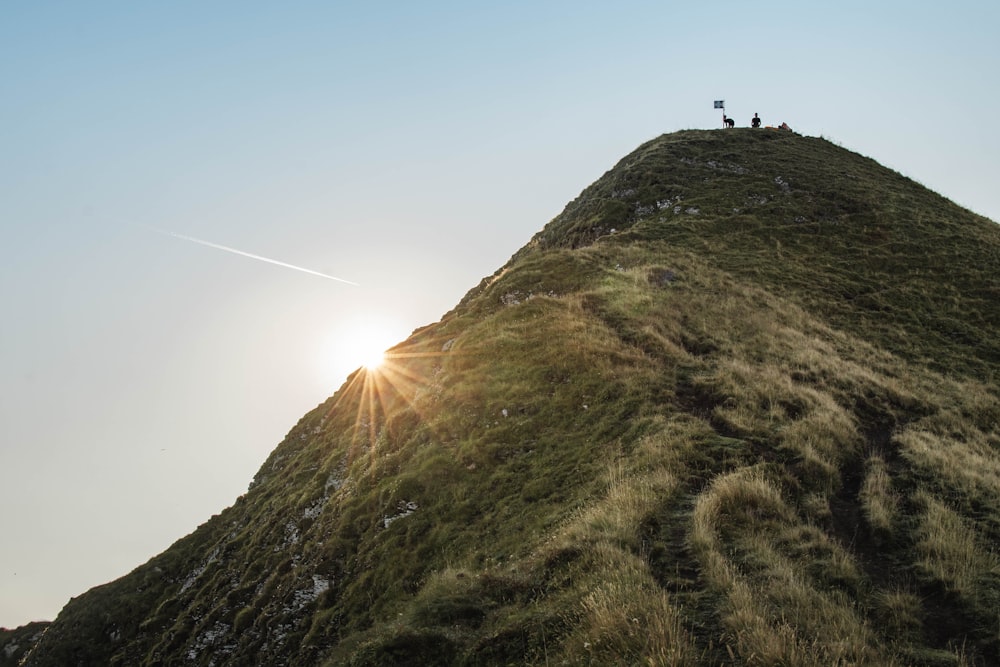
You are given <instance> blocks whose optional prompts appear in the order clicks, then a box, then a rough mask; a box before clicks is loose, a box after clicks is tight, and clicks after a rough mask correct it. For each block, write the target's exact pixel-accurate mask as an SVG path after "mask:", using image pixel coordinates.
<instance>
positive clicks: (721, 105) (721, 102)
mask: <svg viewBox="0 0 1000 667" xmlns="http://www.w3.org/2000/svg"><path fill="white" fill-rule="evenodd" d="M715 108H716V109H725V108H726V101H725V100H715Z"/></svg>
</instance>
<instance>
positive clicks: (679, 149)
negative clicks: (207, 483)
mask: <svg viewBox="0 0 1000 667" xmlns="http://www.w3.org/2000/svg"><path fill="white" fill-rule="evenodd" d="M998 276H1000V228H998V227H997V226H996V225H995V224H994V223H992V222H990V221H988V220H986V219H984V218H981V217H979V216H976V215H973V214H972V213H970V212H968V211H966V210H964V209H961V208H959V207H957V206H955V205H954V204H952V203H950V202H948V201H947V200H945V199H943V198H941V197H940V196H939V195H936V194H934V193H933V192H930V191H929V190H927V189H926V188H923V187H922V186H920V185H918V184H916V183H913V182H912V181H910V180H907V179H906V178H903V177H902V176H900V175H899V174H896V173H894V172H892V171H889V170H887V169H885V168H883V167H880V166H879V165H878V164H876V163H875V162H873V161H871V160H869V159H866V158H863V157H861V156H858V155H856V154H854V153H851V152H849V151H847V150H845V149H842V148H839V147H837V146H835V145H833V144H831V143H829V142H827V141H825V140H822V139H816V138H809V137H801V136H798V135H795V134H793V133H790V132H774V131H768V130H732V131H704V132H702V131H688V132H680V133H675V134H670V135H664V136H662V137H659V138H657V139H655V140H653V141H650V142H648V143H646V144H644V145H643V146H641V147H639V148H638V149H637V150H636V151H635V152H633V153H632V154H630V155H629V156H627V157H626V158H624V159H623V160H622V161H621V162H620V163H619V164H618V165H617V166H615V167H614V168H613V169H612V170H610V171H609V172H607V173H606V174H605V175H604V176H602V177H601V178H600V179H599V180H598V181H596V182H595V183H594V184H593V185H591V186H590V187H588V188H587V189H586V190H584V191H583V193H582V194H581V195H580V196H579V197H578V198H577V199H575V200H574V201H573V202H571V203H570V204H569V205H568V206H567V207H566V209H565V211H564V212H563V213H562V214H560V215H559V216H557V217H556V218H555V219H554V220H552V221H551V222H550V223H549V224H548V225H547V226H546V227H545V228H544V229H543V230H542V231H541V232H539V233H538V234H537V235H536V236H535V237H534V238H533V239H532V240H531V242H530V243H529V244H528V245H527V246H525V248H523V249H522V250H521V251H519V252H518V253H517V254H516V255H515V256H514V257H513V258H512V259H511V260H510V262H509V263H508V264H507V265H506V266H505V267H503V268H502V269H500V270H499V271H497V272H496V273H495V274H494V275H492V276H490V277H489V278H487V279H485V280H483V282H482V283H481V284H480V285H479V286H477V287H476V288H475V289H473V290H472V291H470V292H469V293H468V294H467V295H466V297H465V298H464V299H462V301H461V302H460V303H459V304H458V305H457V307H456V308H455V309H454V310H453V311H451V312H450V313H448V314H446V315H445V316H444V317H443V318H442V319H441V321H440V322H437V323H435V324H432V325H430V326H427V327H425V328H423V329H420V330H417V331H415V332H414V333H413V335H412V336H411V337H410V338H409V339H408V340H406V341H404V342H402V343H401V344H400V345H399V346H397V347H396V348H395V349H394V350H393V354H392V357H391V359H390V362H389V363H388V364H387V365H386V366H385V367H384V368H383V369H381V370H379V371H376V372H363V371H359V372H358V373H356V374H355V375H353V376H352V377H351V378H349V380H348V382H347V383H346V384H345V385H344V386H343V387H342V388H341V389H340V390H339V391H338V392H337V393H336V394H335V395H334V396H332V397H331V398H330V399H328V400H327V401H325V402H324V403H323V404H321V405H320V406H318V407H317V408H316V409H315V410H313V411H312V412H310V413H309V414H307V415H306V416H305V417H303V418H302V420H301V421H300V422H299V423H298V424H297V425H296V426H295V427H294V428H293V429H292V430H291V432H290V433H289V434H288V436H287V437H286V438H285V440H284V441H283V442H282V443H281V444H280V445H279V446H278V447H277V448H276V449H275V450H274V452H273V453H272V454H271V456H270V457H269V458H268V460H267V461H266V462H265V463H264V465H263V466H262V467H261V469H260V471H259V473H258V474H257V476H256V477H255V479H254V480H253V483H252V484H251V485H250V488H249V490H248V492H247V493H246V494H245V495H244V496H241V497H240V498H239V499H237V501H236V502H235V504H234V505H233V506H232V507H230V508H228V509H226V510H225V511H223V512H222V513H221V514H219V515H217V516H214V517H212V518H211V519H210V520H209V521H207V522H206V523H205V524H203V525H202V526H200V527H199V528H198V529H197V530H196V531H195V532H193V533H192V534H191V535H189V536H187V537H185V538H183V539H181V540H179V541H178V542H177V543H176V544H174V545H173V546H172V547H171V548H170V549H168V550H167V551H165V552H164V553H163V554H161V555H159V556H157V557H155V558H154V559H152V560H151V561H150V562H148V563H146V564H145V565H143V566H141V567H139V568H137V569H136V570H135V571H134V572H132V573H131V574H129V575H127V576H125V577H122V578H121V579H119V580H117V581H114V582H111V583H109V584H106V585H104V586H101V587H98V588H95V589H93V590H91V591H88V592H87V593H85V594H83V595H81V596H80V597H78V598H74V599H73V600H71V601H70V602H69V603H68V604H67V605H66V607H65V608H64V610H63V611H62V613H61V614H60V615H59V617H58V618H57V619H56V620H55V621H54V622H53V623H52V624H51V625H50V626H49V627H48V628H47V630H46V632H45V634H44V635H43V636H42V638H41V639H40V640H39V641H38V642H37V644H36V645H35V647H34V649H33V650H32V652H31V653H30V654H29V655H28V657H27V661H26V663H25V664H27V665H74V664H85V665H89V664H95V665H96V664H113V665H181V664H184V665H190V664H197V665H254V664H256V665H303V664H316V665H341V664H346V665H358V666H360V665H386V664H410V665H418V664H426V665H506V664H539V665H545V664H553V665H555V664H593V665H605V664H634V665H695V664H735V665H771V664H787V665H831V664H845V665H846V664H878V665H888V664H897V665H978V664H996V663H998V662H1000V620H998V616H997V609H1000V555H998V554H997V553H996V550H995V545H996V544H997V543H998V540H1000V427H998V423H1000V395H998V392H997V388H996V384H995V377H996V372H997V370H998V368H1000V342H998V341H1000V308H998V307H997V306H996V303H997V297H998V296H1000V278H998ZM2 639H3V638H2V637H0V641H2Z"/></svg>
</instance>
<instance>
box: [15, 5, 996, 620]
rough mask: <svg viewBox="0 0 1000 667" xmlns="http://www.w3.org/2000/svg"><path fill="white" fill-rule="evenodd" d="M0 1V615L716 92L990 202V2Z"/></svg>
mask: <svg viewBox="0 0 1000 667" xmlns="http://www.w3.org/2000/svg"><path fill="white" fill-rule="evenodd" d="M727 7H728V10H729V11H726V8H727ZM2 12H3V14H2V15H3V16H4V18H5V19H6V20H4V21H0V31H2V33H3V37H4V39H3V45H2V46H0V54H2V55H3V56H4V57H3V58H0V68H2V71H3V73H4V77H2V80H3V81H4V83H2V84H0V85H2V86H3V87H4V92H5V95H4V98H5V99H6V100H7V101H8V104H7V105H5V107H4V108H3V109H2V110H0V118H2V119H3V121H4V122H3V125H4V127H5V128H7V134H6V135H5V138H6V141H5V142H4V143H5V156H6V159H5V160H4V161H3V162H2V163H0V164H2V169H3V176H4V178H3V180H2V182H3V184H4V185H3V186H2V187H3V194H4V196H3V197H2V198H0V201H3V204H0V206H2V209H0V211H2V219H3V220H4V222H3V223H2V224H3V231H4V232H5V234H4V237H5V239H6V243H5V251H4V252H5V261H4V262H3V268H2V269H0V271H2V275H3V280H2V281H0V284H2V295H3V304H4V312H5V318H6V321H7V323H8V324H7V326H6V327H4V333H3V345H2V349H3V355H4V358H3V367H4V369H5V373H4V375H3V378H4V381H3V389H2V396H0V405H2V406H3V407H2V408H0V409H2V410H3V412H2V418H0V424H2V428H3V431H2V448H0V469H2V470H4V472H5V483H4V484H3V485H2V488H3V491H2V495H0V502H3V503H4V504H5V506H6V507H7V508H8V512H7V513H6V514H5V519H4V522H3V524H2V525H0V528H2V530H3V531H4V534H5V535H6V536H7V540H6V547H5V550H4V554H3V555H2V556H0V589H2V590H3V591H4V596H3V597H2V598H0V626H3V627H8V628H14V627H17V626H20V625H23V624H25V623H27V622H30V621H33V620H53V619H54V618H55V616H56V614H57V613H58V611H59V609H60V608H61V607H62V605H63V604H65V602H67V601H68V600H69V598H70V597H72V596H77V595H80V594H82V593H83V592H85V591H86V590H88V589H89V588H91V587H93V586H96V585H100V584H102V583H105V582H107V581H111V580H113V579H115V578H118V577H120V576H122V575H125V574H126V573H128V572H129V571H131V570H132V569H134V568H135V567H137V566H139V565H140V564H142V563H143V562H145V561H146V560H148V559H149V558H150V557H152V556H154V555H156V554H158V553H160V552H162V551H163V550H164V549H166V548H167V547H169V546H170V544H172V543H173V542H174V541H176V540H177V539H180V538H181V537H183V536H184V535H187V534H188V533H190V532H191V531H193V530H194V529H195V528H196V527H197V526H198V525H199V524H201V523H202V522H204V521H205V520H207V519H208V517H210V516H211V515H213V514H216V513H218V512H219V511H221V510H222V509H223V508H225V507H228V506H229V505H231V504H232V503H233V502H234V501H235V500H236V498H237V497H238V496H239V495H240V494H242V493H244V492H245V491H246V489H247V486H248V485H249V484H250V481H251V480H252V478H253V476H254V474H255V473H256V471H257V469H258V468H259V467H260V466H261V465H262V464H263V463H264V460H265V459H266V457H267V456H268V454H269V453H270V452H271V451H272V450H273V448H274V447H275V446H276V445H277V444H278V443H279V442H280V441H281V439H282V438H283V437H284V435H285V433H287V432H288V430H289V429H291V428H292V427H293V426H294V425H295V423H296V422H297V421H298V419H299V418H300V417H301V416H302V415H303V414H304V413H306V412H307V411H308V410H310V409H312V408H313V407H314V406H315V405H317V404H319V403H321V402H322V401H323V400H325V399H326V398H327V397H328V396H330V395H331V394H333V393H334V391H335V390H336V389H337V388H338V387H340V386H341V384H342V383H343V382H344V381H345V380H346V378H347V375H348V374H349V373H351V372H352V371H353V370H354V369H356V368H357V367H358V366H360V365H361V364H362V363H363V362H364V361H365V359H366V358H362V356H361V355H362V352H361V350H360V344H361V342H360V341H358V340H356V339H359V338H372V337H374V336H375V334H374V333H372V330H371V329H369V330H367V331H366V333H364V335H359V334H358V332H359V331H362V330H363V329H364V328H365V327H366V326H367V325H368V323H370V322H371V321H373V320H374V321H375V322H376V323H377V324H376V325H375V327H376V329H377V330H378V331H379V332H380V333H381V334H385V335H386V336H387V338H386V340H393V341H396V342H400V341H402V340H404V339H405V338H406V337H407V336H408V335H409V333H410V332H411V331H413V330H414V329H417V328H419V327H421V326H424V325H426V324H430V323H432V322H435V321H437V320H438V319H439V318H440V317H441V316H442V315H444V314H445V313H446V312H448V311H449V310H450V309H451V308H452V307H453V306H454V305H455V304H456V303H457V302H458V301H459V299H461V297H462V296H463V295H464V294H465V293H466V292H467V291H468V290H469V289H472V288H473V287H475V285H476V284H477V283H478V282H479V280H480V279H481V278H482V277H484V276H487V275H489V274H491V273H492V272H493V271H494V270H496V269H497V268H499V267H500V266H502V265H503V264H504V263H505V262H506V261H507V259H508V258H509V257H510V256H511V255H512V254H513V253H514V252H516V251H517V250H518V249H519V248H520V247H522V246H523V245H524V244H526V243H527V242H528V241H529V239H530V238H531V236H532V235H533V234H534V233H535V232H537V231H538V230H540V229H541V228H542V227H543V226H544V225H545V224H546V223H547V222H548V221H549V220H551V219H552V218H553V217H554V216H555V215H557V214H558V213H559V212H560V211H561V210H562V209H563V207H564V206H565V205H566V204H567V203H568V202H570V201H571V200H573V199H574V198H575V197H576V196H577V195H578V194H579V193H580V192H581V191H582V190H583V189H584V188H585V187H587V186H588V185H589V184H590V183H592V182H593V181H595V180H596V179H597V178H599V177H600V176H601V174H603V173H604V172H605V171H607V170H608V169H610V168H611V167H612V166H613V165H614V164H615V163H616V162H617V161H618V160H619V159H621V158H622V157H623V156H624V155H626V154H627V153H629V152H630V151H632V150H633V149H634V148H635V147H637V146H638V145H640V144H641V143H643V142H645V141H647V140H649V139H652V138H654V137H656V136H659V135H660V134H663V133H669V132H672V131H677V130H681V129H714V128H718V127H721V114H720V112H719V110H717V109H715V108H714V107H713V102H714V101H715V100H720V99H724V100H725V102H726V113H727V115H731V117H733V118H734V119H735V120H736V124H737V127H748V126H749V123H750V118H751V117H752V116H753V114H754V113H760V115H761V117H762V119H763V121H764V124H765V125H780V124H781V123H782V122H787V123H788V124H789V125H790V126H791V128H792V129H793V130H794V131H795V132H797V133H800V134H806V135H810V136H822V137H824V138H826V139H828V140H830V141H832V142H834V143H836V144H837V145H840V146H843V147H845V148H847V149H848V150H851V151H854V152H858V153H860V154H862V155H865V156H868V157H870V158H872V159H874V160H876V161H878V162H879V163H881V164H883V165H885V166H887V167H889V168H891V169H894V170H896V171H899V172H900V173H902V174H903V175H905V176H907V177H909V178H912V179H913V180H915V181H917V182H919V183H921V184H923V185H924V186H926V187H928V188H930V189H931V190H934V191H936V192H938V193H940V194H942V195H944V196H945V197H947V198H949V199H951V200H953V201H955V202H956V203H958V204H959V205H961V206H963V207H966V208H968V209H970V210H972V211H973V212H976V213H978V214H980V215H983V216H985V217H988V218H990V219H992V220H993V221H994V222H996V221H998V219H1000V193H998V192H996V189H995V188H994V187H993V183H994V182H995V180H996V178H997V177H998V176H1000V158H998V157H997V156H1000V150H998V149H1000V139H998V138H997V137H996V136H995V134H994V133H991V132H989V131H986V130H984V129H982V125H983V124H984V121H983V120H980V119H981V118H982V116H983V111H982V110H981V108H985V109H988V108H990V107H991V106H992V104H991V103H992V102H993V101H994V99H995V98H996V96H997V95H998V93H997V92H996V91H995V90H994V88H995V87H993V86H990V85H989V82H990V81H992V72H993V71H994V69H995V67H996V66H997V65H998V64H1000V46H998V45H997V44H996V43H995V40H993V39H992V36H991V35H990V34H989V29H990V27H991V26H992V25H995V23H996V21H995V19H997V18H1000V8H996V7H981V6H979V5H978V4H977V3H972V2H959V3H957V5H951V6H949V7H947V8H944V7H942V8H913V7H911V6H909V5H905V4H903V3H885V4H883V6H880V7H870V6H868V5H864V4H861V3H857V4H856V5H850V6H847V7H842V8H841V10H840V11H836V12H834V11H823V10H809V9H803V8H801V7H799V6H797V5H792V4H779V5H776V6H772V7H769V11H767V12H763V11H761V12H750V11H748V10H747V8H746V7H745V6H744V5H743V4H736V3H728V4H727V3H723V5H722V11H721V12H720V10H719V5H715V6H713V7H712V8H708V7H703V8H685V9H680V10H678V9H674V10H670V9H669V8H665V7H659V6H648V5H647V4H646V3H641V2H630V3H625V4H624V5H622V4H619V5H616V6H615V7H614V8H608V7H600V6H598V5H597V4H596V3H593V4H591V3H587V4H584V5H568V4H567V5H563V4H562V3H552V4H547V5H544V6H541V7H539V6H535V5H528V4H526V3H525V4H521V3H515V4H513V5H505V6H504V7H491V8H474V7H462V8H457V9H456V8H454V7H451V6H448V5H443V4H440V3H435V4H433V5H429V6H427V5H425V6H422V7H421V8H419V9H418V8H411V7H400V8H395V9H394V10H391V11H389V13H384V11H383V10H380V9H378V8H373V7H369V6H364V5H350V6H348V7H339V8H315V7H309V8H306V7H305V6H304V5H301V4H296V5H294V6H291V7H284V8H282V9H275V8H270V7H265V6H249V7H244V6H240V7H239V8H233V9H231V10H230V9H227V8H225V7H216V8H209V9H206V8H203V7H200V6H198V5H195V4H194V3H184V4H182V5H172V6H171V7H170V8H139V7H125V6H118V7H115V8H101V9H97V10H95V9H94V8H91V7H86V8H84V7H77V6H73V5H69V4H65V5H63V4H45V5H32V6H26V7H23V8H21V7H19V8H16V9H11V8H7V9H4V10H2ZM859 14H860V15H861V16H860V19H863V20H859ZM990 19H993V20H990ZM931 40H933V41H931ZM845 43H849V44H850V46H851V47H852V48H851V49H850V50H849V51H848V50H847V49H845V48H844V44H845ZM929 43H933V44H934V45H935V49H934V50H933V51H930V50H929V49H928V48H927V44H929ZM971 101H976V102H978V104H977V106H976V108H975V109H973V108H971V106H969V103H970V102H971ZM159 230H164V231H162V232H161V231H159ZM166 230H169V231H166ZM170 236H175V237H178V238H179V239H181V240H189V241H194V242H191V243H178V242H177V239H171V238H170ZM206 243H207V244H208V245H209V246H211V247H199V244H201V245H204V244H206ZM220 250H228V251H235V254H242V255H247V256H246V257H237V256H233V255H234V253H233V252H228V253H227V252H220ZM254 258H257V259H265V260H268V261H269V262H277V265H275V264H273V263H271V264H269V263H267V262H260V261H251V260H252V259H254ZM290 269H298V271H296V270H290ZM302 269H306V270H307V273H315V274H320V275H306V274H303V273H302ZM336 276H342V277H343V278H334V277H336ZM321 277H326V278H334V280H347V279H349V280H350V281H351V282H353V281H356V282H357V285H348V284H341V283H337V282H333V281H331V280H322V279H320V278H321ZM70 553H71V554H73V559H72V562H71V564H70V563H68V561H67V559H66V554H70Z"/></svg>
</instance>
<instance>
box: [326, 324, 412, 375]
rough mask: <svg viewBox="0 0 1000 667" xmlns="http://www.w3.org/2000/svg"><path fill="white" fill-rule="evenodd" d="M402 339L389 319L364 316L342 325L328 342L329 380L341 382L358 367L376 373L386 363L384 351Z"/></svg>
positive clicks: (400, 332)
mask: <svg viewBox="0 0 1000 667" xmlns="http://www.w3.org/2000/svg"><path fill="white" fill-rule="evenodd" d="M404 338H405V336H404V334H403V331H402V328H401V325H400V324H399V323H397V322H394V321H393V320H391V319H390V318H386V317H381V316H366V317H359V318H357V319H352V320H349V321H345V322H341V323H340V324H339V325H338V326H337V328H336V329H335V330H334V331H331V332H330V335H329V338H328V339H327V340H328V343H327V353H326V356H327V358H328V361H327V363H326V366H327V367H328V368H329V373H330V375H331V381H334V380H339V381H343V380H344V379H345V378H346V377H347V376H348V375H349V374H350V373H353V372H354V371H356V370H357V369H358V368H363V369H364V370H366V371H369V372H375V371H378V370H379V369H380V368H381V367H382V366H383V364H385V361H386V350H388V349H389V348H390V347H392V346H393V345H395V344H396V343H399V342H400V341H401V340H403V339H404Z"/></svg>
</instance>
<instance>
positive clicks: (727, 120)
mask: <svg viewBox="0 0 1000 667" xmlns="http://www.w3.org/2000/svg"><path fill="white" fill-rule="evenodd" d="M722 126H723V127H735V126H736V121H735V120H733V119H732V118H726V114H722Z"/></svg>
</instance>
